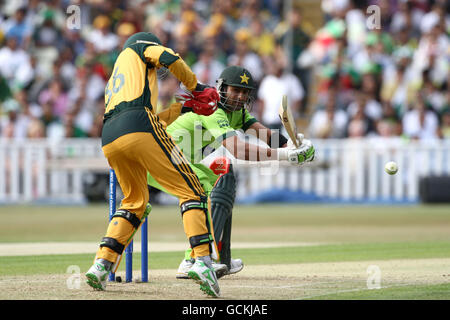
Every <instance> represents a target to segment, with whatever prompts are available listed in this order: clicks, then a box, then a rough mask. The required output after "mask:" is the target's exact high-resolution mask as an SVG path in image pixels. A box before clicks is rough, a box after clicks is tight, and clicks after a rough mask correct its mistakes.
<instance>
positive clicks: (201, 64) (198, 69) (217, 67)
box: [192, 38, 225, 87]
mask: <svg viewBox="0 0 450 320" xmlns="http://www.w3.org/2000/svg"><path fill="white" fill-rule="evenodd" d="M215 55H216V46H215V43H214V40H213V39H211V38H210V39H209V40H207V41H206V42H205V44H204V47H203V50H202V51H201V52H200V56H199V60H198V61H197V62H196V63H194V64H193V65H192V71H193V72H194V73H195V74H196V75H197V79H198V81H200V82H201V83H204V84H208V85H210V86H213V87H214V86H215V85H216V79H218V78H219V76H220V74H221V73H222V71H223V69H225V65H224V64H222V63H221V62H220V61H219V60H218V59H216V57H215Z"/></svg>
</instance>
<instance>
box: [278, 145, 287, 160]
mask: <svg viewBox="0 0 450 320" xmlns="http://www.w3.org/2000/svg"><path fill="white" fill-rule="evenodd" d="M276 150H277V159H278V161H283V160H287V159H288V149H287V148H277V149H276Z"/></svg>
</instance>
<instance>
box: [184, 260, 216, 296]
mask: <svg viewBox="0 0 450 320" xmlns="http://www.w3.org/2000/svg"><path fill="white" fill-rule="evenodd" d="M188 276H189V278H191V279H193V280H194V281H195V282H197V283H198V284H199V285H200V290H202V291H203V292H205V293H206V294H207V295H210V296H212V297H220V288H219V282H218V281H217V277H216V273H215V272H214V269H213V268H209V267H208V266H207V265H206V264H205V262H203V261H201V260H199V259H197V260H196V261H195V263H194V265H193V266H192V268H191V270H189V271H188Z"/></svg>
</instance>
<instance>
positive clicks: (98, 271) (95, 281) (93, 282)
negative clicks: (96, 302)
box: [86, 261, 109, 290]
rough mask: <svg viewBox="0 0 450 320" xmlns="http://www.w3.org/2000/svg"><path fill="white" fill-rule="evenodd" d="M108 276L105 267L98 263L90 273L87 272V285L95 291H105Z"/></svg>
mask: <svg viewBox="0 0 450 320" xmlns="http://www.w3.org/2000/svg"><path fill="white" fill-rule="evenodd" d="M108 275H109V271H108V270H106V268H105V266H104V265H103V264H102V263H100V262H98V261H96V262H95V263H94V265H93V266H92V267H91V268H90V269H89V270H88V272H86V278H87V280H86V283H87V284H88V285H90V286H91V287H92V288H94V289H95V290H105V289H106V279H107V278H108Z"/></svg>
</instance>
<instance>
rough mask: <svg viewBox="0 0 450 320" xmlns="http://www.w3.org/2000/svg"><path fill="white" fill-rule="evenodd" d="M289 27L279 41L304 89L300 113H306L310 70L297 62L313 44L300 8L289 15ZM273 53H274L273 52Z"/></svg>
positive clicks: (295, 8) (294, 9) (290, 66)
mask: <svg viewBox="0 0 450 320" xmlns="http://www.w3.org/2000/svg"><path fill="white" fill-rule="evenodd" d="M288 17H289V18H288V19H289V27H288V29H287V30H286V32H285V33H284V34H283V35H282V36H281V38H280V39H279V45H281V46H283V47H284V48H285V50H286V49H287V48H291V50H290V51H286V54H287V56H288V59H289V60H288V63H289V65H288V67H289V68H290V69H291V70H292V72H293V73H294V75H295V76H296V77H297V78H298V79H299V80H300V82H301V84H302V86H303V88H304V96H305V97H304V99H303V100H302V104H301V108H300V109H299V112H301V113H304V112H305V111H306V103H307V100H308V92H309V83H310V69H309V68H304V67H301V66H300V65H299V64H297V63H296V62H297V60H298V58H299V57H300V55H301V54H302V53H303V51H304V50H305V49H306V48H307V47H308V45H309V44H310V42H311V37H310V36H309V35H308V34H307V33H306V32H305V31H304V29H303V27H302V21H303V20H302V13H301V11H300V9H299V8H297V7H294V8H293V9H292V10H291V11H290V12H289V14H288ZM272 52H273V51H272Z"/></svg>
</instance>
